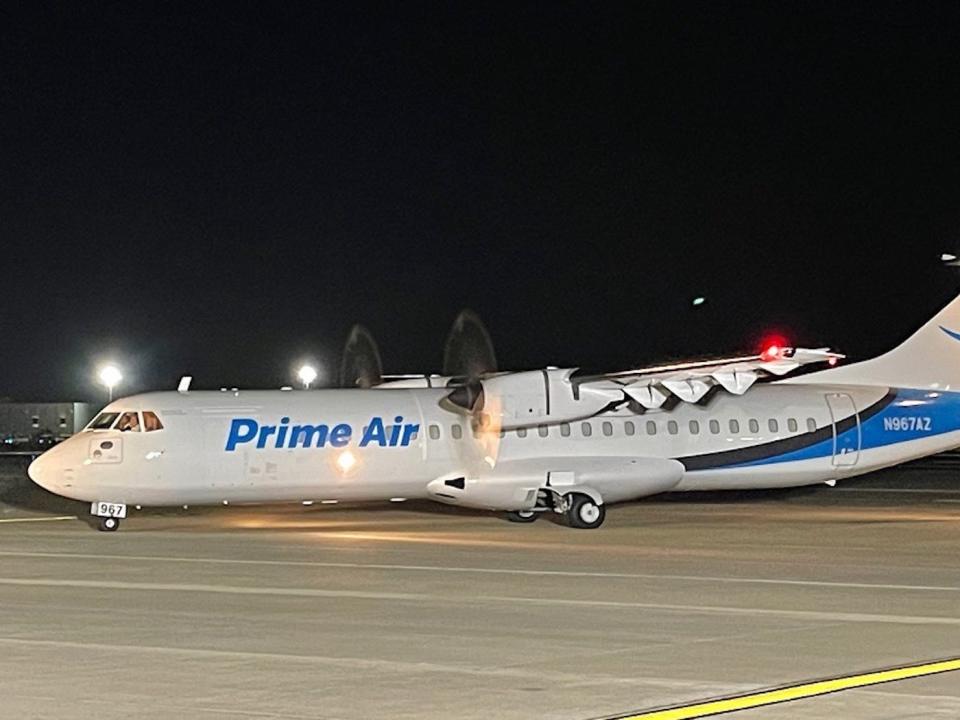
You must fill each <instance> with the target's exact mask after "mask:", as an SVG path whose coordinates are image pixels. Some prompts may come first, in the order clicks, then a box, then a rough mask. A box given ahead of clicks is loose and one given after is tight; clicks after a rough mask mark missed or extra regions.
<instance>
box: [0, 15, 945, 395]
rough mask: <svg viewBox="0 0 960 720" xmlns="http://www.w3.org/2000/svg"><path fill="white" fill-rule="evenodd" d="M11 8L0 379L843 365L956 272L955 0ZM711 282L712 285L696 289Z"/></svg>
mask: <svg viewBox="0 0 960 720" xmlns="http://www.w3.org/2000/svg"><path fill="white" fill-rule="evenodd" d="M850 5H851V7H847V6H844V7H841V6H840V4H838V3H823V4H808V3H761V4H756V5H752V4H748V3H739V2H738V3H729V4H723V3H713V2H711V3H705V4H694V3H677V2H672V1H671V2H647V3H627V4H624V5H619V6H618V5H615V4H613V3H583V4H577V3H561V4H555V5H553V4H549V3H539V4H535V5H521V4H518V3H510V4H508V5H502V6H484V5H483V4H480V5H477V4H467V3H451V4H449V5H427V4H422V3H388V4H384V5H382V6H381V5H359V4H357V3H343V4H339V5H333V4H329V5H327V4H321V3H308V4H305V5H294V4H292V3H263V4H261V5H258V4H250V3H232V4H225V5H223V6H219V7H218V6H216V4H214V3H191V4H184V5H181V6H174V5H169V4H162V5H160V4H158V5H153V4H139V3H94V2H89V3H88V2H84V3H64V4H63V5H61V6H56V5H40V4H32V3H23V4H20V8H19V9H15V10H10V9H6V8H5V9H3V10H0V104H2V115H0V262H2V264H3V267H2V270H3V272H2V273H0V396H9V397H13V398H17V399H21V400H41V399H49V400H54V399H93V400H102V399H103V393H102V391H101V390H100V389H99V388H98V387H97V386H96V385H95V383H94V381H93V375H94V370H95V368H96V366H97V364H98V363H99V362H101V361H102V360H105V359H114V360H116V362H118V363H119V364H120V365H121V366H122V367H123V369H124V370H125V373H126V375H127V377H128V380H127V382H126V383H125V384H124V387H123V388H122V391H123V392H126V393H129V392H133V391H139V390H144V389H173V388H174V387H175V386H176V383H177V380H178V378H179V376H180V375H181V374H186V373H190V374H193V375H194V376H195V378H196V379H195V387H208V388H216V387H219V386H222V385H227V386H240V387H279V386H280V385H282V384H287V383H290V382H291V381H292V377H291V369H292V368H293V366H294V364H295V363H296V362H297V361H299V360H300V359H301V358H306V357H313V358H315V359H316V360H317V361H318V362H319V363H320V365H321V366H323V367H324V368H325V369H326V370H327V372H328V373H329V374H330V375H331V376H332V375H333V374H335V370H334V369H335V367H336V365H337V363H338V358H339V352H340V345H341V344H342V342H343V339H344V337H345V336H346V334H347V332H348V330H349V327H350V326H351V325H352V324H353V323H354V322H362V323H364V324H366V325H367V326H368V327H369V328H370V329H371V330H372V331H373V333H374V335H375V336H376V337H377V338H378V340H379V343H380V347H381V351H382V353H383V356H384V364H385V366H386V369H387V371H388V372H389V371H392V372H411V371H437V370H439V368H440V365H441V359H442V347H443V338H444V336H445V334H446V330H447V326H448V325H449V324H450V322H451V321H452V319H453V317H454V316H455V314H456V313H457V311H458V310H459V309H460V308H462V307H464V306H468V307H472V308H473V309H475V310H476V311H477V312H478V313H479V314H480V315H481V316H482V317H483V318H484V319H485V321H486V323H487V325H488V326H489V328H490V332H491V334H492V336H493V338H494V341H495V343H496V346H497V353H498V356H499V360H500V364H501V366H502V367H508V368H530V367H539V366H543V365H546V364H554V365H583V366H587V367H590V368H592V369H609V370H616V369H623V368H626V367H630V366H631V365H634V364H636V363H649V362H653V361H657V360H662V359H665V358H672V357H684V356H695V355H699V354H717V353H723V352H731V351H743V350H753V349H754V346H755V345H756V343H757V342H758V339H759V338H760V337H761V336H762V335H763V334H764V333H765V332H766V331H768V330H772V329H778V330H780V331H782V332H784V333H785V334H787V336H788V337H789V338H790V339H791V340H792V341H793V342H795V343H796V344H802V345H807V346H811V345H813V346H819V345H830V346H832V347H834V348H836V349H838V350H841V351H844V352H847V353H849V354H850V355H852V356H854V357H863V356H866V355H870V354H872V353H876V352H879V351H882V350H884V349H886V348H887V347H889V346H891V345H892V344H894V343H896V342H898V341H899V340H900V339H902V338H903V337H904V336H905V335H907V334H908V333H909V332H910V331H911V330H912V329H913V328H914V327H916V326H918V325H919V324H920V323H922V322H923V321H924V320H926V319H927V317H928V316H929V315H931V314H932V313H933V312H934V311H935V310H937V309H938V307H939V306H940V305H942V304H944V303H945V302H946V301H947V300H949V298H950V297H952V296H953V294H955V293H956V292H957V291H958V290H960V270H958V269H948V268H944V267H941V266H940V263H939V261H938V257H939V255H940V253H941V252H944V251H957V252H958V254H960V4H958V3H943V4H938V3H928V4H922V5H921V4H912V3H897V4H893V5H885V4H882V3H872V2H871V3H864V4H862V5H861V6H859V7H854V6H852V4H850ZM697 295H704V296H706V298H707V302H706V303H705V304H704V305H703V306H701V307H698V308H694V307H692V306H691V300H692V299H693V298H694V297H695V296H697Z"/></svg>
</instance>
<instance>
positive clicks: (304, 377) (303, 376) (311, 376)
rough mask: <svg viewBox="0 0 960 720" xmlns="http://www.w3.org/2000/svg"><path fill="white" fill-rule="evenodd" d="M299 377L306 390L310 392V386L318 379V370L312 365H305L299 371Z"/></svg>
mask: <svg viewBox="0 0 960 720" xmlns="http://www.w3.org/2000/svg"><path fill="white" fill-rule="evenodd" d="M297 377H298V378H300V382H302V383H303V388H304V390H309V389H310V385H312V384H313V381H314V380H316V379H317V370H316V368H314V367H313V366H312V365H304V366H303V367H301V368H300V369H299V370H298V371H297Z"/></svg>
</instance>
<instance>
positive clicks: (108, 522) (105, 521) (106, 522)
mask: <svg viewBox="0 0 960 720" xmlns="http://www.w3.org/2000/svg"><path fill="white" fill-rule="evenodd" d="M119 528H120V518H115V517H102V518H100V522H99V523H97V530H99V531H100V532H116V531H117V530H118V529H119Z"/></svg>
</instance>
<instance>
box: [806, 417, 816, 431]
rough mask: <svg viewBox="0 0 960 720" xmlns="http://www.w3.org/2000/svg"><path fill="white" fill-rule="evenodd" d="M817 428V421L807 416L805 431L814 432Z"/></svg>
mask: <svg viewBox="0 0 960 720" xmlns="http://www.w3.org/2000/svg"><path fill="white" fill-rule="evenodd" d="M816 429H817V421H816V420H814V419H813V418H807V432H814V431H816Z"/></svg>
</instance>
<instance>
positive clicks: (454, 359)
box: [443, 309, 497, 382]
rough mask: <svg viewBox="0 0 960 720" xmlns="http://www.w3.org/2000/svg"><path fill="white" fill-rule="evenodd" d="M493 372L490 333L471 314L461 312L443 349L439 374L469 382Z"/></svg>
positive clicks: (469, 312)
mask: <svg viewBox="0 0 960 720" xmlns="http://www.w3.org/2000/svg"><path fill="white" fill-rule="evenodd" d="M495 372H497V356H496V355H495V354H494V352H493V343H492V342H491V341H490V333H488V332H487V328H486V327H485V326H484V324H483V321H482V320H481V319H480V317H479V316H478V315H477V314H476V313H475V312H473V310H467V309H464V310H461V311H460V314H459V315H457V317H456V319H454V321H453V326H452V327H451V328H450V332H449V333H448V334H447V342H446V344H445V345H444V347H443V374H444V375H448V376H451V377H458V378H465V379H466V380H467V382H470V381H472V380H476V379H477V378H479V377H480V376H481V375H486V374H489V373H495Z"/></svg>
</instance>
